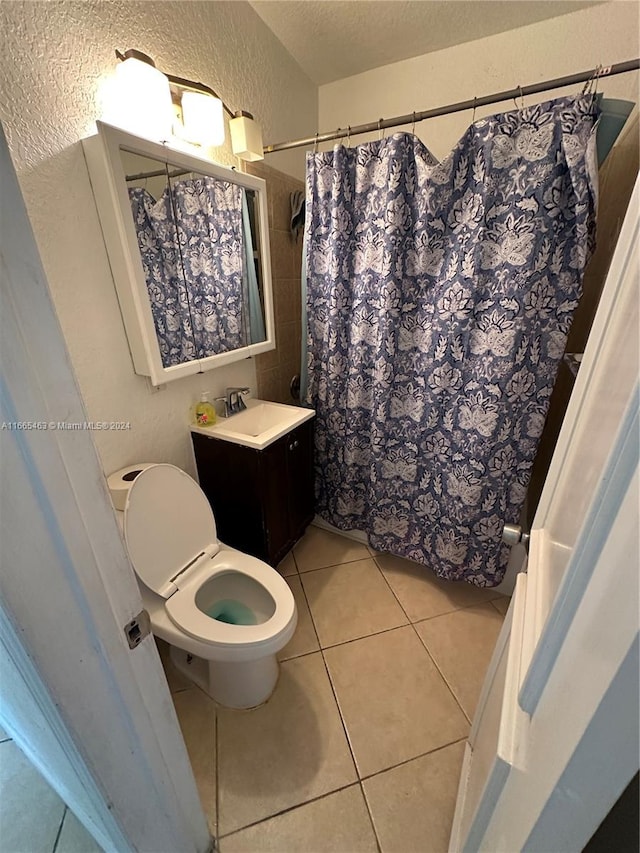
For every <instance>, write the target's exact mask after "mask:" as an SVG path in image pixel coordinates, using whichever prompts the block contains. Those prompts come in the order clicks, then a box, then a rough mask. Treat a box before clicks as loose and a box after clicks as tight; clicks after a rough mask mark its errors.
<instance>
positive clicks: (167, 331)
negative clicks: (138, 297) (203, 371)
mask: <svg viewBox="0 0 640 853" xmlns="http://www.w3.org/2000/svg"><path fill="white" fill-rule="evenodd" d="M129 201H130V203H131V211H132V213H133V222H134V225H135V228H136V233H137V236H138V247H139V249H140V257H141V259H142V268H143V271H144V276H145V280H146V283H147V292H148V294H149V300H150V302H151V312H152V314H153V322H154V325H155V329H156V337H157V339H158V345H159V347H160V356H161V358H162V365H163V367H171V366H172V365H174V364H183V363H184V362H186V361H192V360H193V359H194V358H196V357H197V356H196V345H195V341H194V337H193V327H192V324H191V314H190V313H189V299H188V295H187V288H186V284H185V280H184V276H183V274H182V264H181V260H180V256H179V252H178V239H177V231H176V226H175V221H174V218H173V211H172V209H171V205H170V201H169V196H168V194H167V193H164V194H163V196H162V198H161V199H160V200H159V201H156V200H155V199H154V198H153V196H152V195H151V194H150V193H148V192H147V191H146V190H145V189H142V188H140V187H133V188H132V189H130V190H129Z"/></svg>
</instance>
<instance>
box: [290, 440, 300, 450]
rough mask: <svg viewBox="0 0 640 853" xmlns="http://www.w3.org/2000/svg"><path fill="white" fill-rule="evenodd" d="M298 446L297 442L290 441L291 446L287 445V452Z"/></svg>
mask: <svg viewBox="0 0 640 853" xmlns="http://www.w3.org/2000/svg"><path fill="white" fill-rule="evenodd" d="M298 444H299V442H297V441H292V442H291V444H290V445H289V450H295V449H296V447H297V446H298Z"/></svg>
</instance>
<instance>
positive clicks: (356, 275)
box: [305, 96, 597, 586]
mask: <svg viewBox="0 0 640 853" xmlns="http://www.w3.org/2000/svg"><path fill="white" fill-rule="evenodd" d="M595 119H596V108H595V106H594V103H593V99H592V97H591V96H580V97H571V98H561V99H557V100H555V101H550V102H547V103H544V104H540V105H537V106H534V107H529V108H525V109H522V110H514V111H511V112H506V113H501V114H499V115H495V116H493V117H491V118H487V119H483V120H481V121H478V122H475V123H474V124H473V125H472V126H471V127H470V128H469V129H468V131H467V132H466V134H465V135H464V136H463V137H462V139H461V140H460V141H459V142H458V144H457V145H456V147H455V149H454V150H453V151H452V152H451V154H450V155H449V156H448V157H446V158H445V159H444V160H443V161H441V162H438V161H436V159H435V158H434V157H433V156H432V155H431V154H430V152H429V151H428V150H427V149H426V148H425V146H424V145H423V144H422V143H421V142H420V140H418V139H417V138H416V137H414V136H412V135H409V134H404V133H400V134H396V135H394V136H392V137H390V138H387V139H383V140H380V141H376V142H370V143H365V144H363V145H359V146H357V147H356V148H345V147H342V146H336V148H334V150H333V151H331V152H325V153H318V154H308V155H307V223H306V233H305V239H306V245H307V254H306V283H307V317H308V321H307V333H308V341H307V343H308V391H307V402H309V403H310V404H311V405H312V406H313V407H314V408H315V409H316V412H317V417H316V483H317V486H316V490H317V509H318V512H319V514H320V515H321V517H323V518H324V519H326V520H327V521H329V522H330V523H332V524H333V525H335V526H337V527H338V528H341V529H349V528H356V529H361V530H365V531H366V532H367V533H368V535H369V541H370V543H371V544H372V546H373V547H374V548H377V549H379V550H382V551H388V552H391V553H393V554H398V555H401V556H404V557H407V558H409V559H412V560H415V561H417V562H420V563H424V564H425V565H427V566H429V567H430V568H432V569H433V570H434V571H435V572H436V573H437V574H439V575H440V576H442V577H445V578H450V579H456V580H457V579H464V580H467V581H470V582H472V583H475V584H477V585H478V586H493V585H496V584H498V583H499V582H500V580H501V579H502V577H503V575H504V571H505V569H506V564H507V561H508V553H509V549H508V547H507V546H505V545H504V544H503V543H502V541H501V534H502V528H503V525H504V524H505V523H517V522H518V520H519V516H520V511H521V508H522V505H523V502H524V498H525V495H526V488H527V484H528V481H529V476H530V472H531V467H532V464H533V461H534V458H535V454H536V448H537V444H538V440H539V438H540V434H541V432H542V428H543V425H544V421H545V417H546V413H547V408H548V405H549V397H550V395H551V392H552V389H553V385H554V381H555V376H556V371H557V367H558V363H559V360H560V358H561V357H562V354H563V351H564V346H565V342H566V338H567V334H568V331H569V327H570V324H571V319H572V314H573V311H574V309H575V307H576V306H577V304H578V299H579V296H580V289H581V283H582V276H583V271H584V267H585V264H586V261H587V259H588V257H589V255H590V252H591V251H592V248H593V243H594V228H595V204H596V199H595V192H596V190H595V187H596V182H597V171H596V170H597V167H596V161H595V133H593V129H594V124H595Z"/></svg>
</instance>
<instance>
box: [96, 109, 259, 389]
mask: <svg viewBox="0 0 640 853" xmlns="http://www.w3.org/2000/svg"><path fill="white" fill-rule="evenodd" d="M97 126H98V134H97V135H96V136H93V137H91V138H89V139H86V140H84V141H83V148H84V152H85V158H86V161H87V166H88V169H89V175H90V178H91V185H92V188H93V193H94V197H95V201H96V206H97V209H98V215H99V217H100V223H101V226H102V231H103V235H104V240H105V245H106V248H107V253H108V255H109V261H110V263H111V268H112V272H113V277H114V282H115V286H116V290H117V294H118V300H119V302H120V308H121V311H122V317H123V321H124V325H125V329H126V333H127V338H128V341H129V347H130V350H131V355H132V358H133V364H134V370H135V372H136V373H138V374H141V375H143V376H148V377H149V379H150V380H151V382H152V384H153V385H161V384H164V383H165V382H168V381H171V380H173V379H179V378H181V377H183V376H189V375H191V374H193V373H201V372H203V371H205V370H211V369H213V368H215V367H220V366H222V365H224V364H229V363H230V362H232V361H238V360H240V359H244V358H248V357H249V356H253V355H257V354H258V353H261V352H265V351H267V350H270V349H274V348H275V334H274V323H273V295H272V284H271V263H270V256H269V239H268V218H267V196H266V184H265V182H264V181H263V180H262V179H260V178H256V177H254V176H253V175H247V174H245V173H241V172H236V171H235V170H233V169H229V168H226V167H224V166H219V165H217V164H214V163H212V162H210V161H209V160H205V159H202V158H200V157H195V156H193V155H192V154H189V153H185V152H183V151H176V150H173V149H171V148H169V147H167V146H165V145H158V144H156V143H152V142H148V141H146V140H144V139H141V138H139V137H136V136H132V135H131V134H128V133H126V132H124V131H122V130H120V129H118V128H115V127H111V126H110V125H106V124H104V123H102V122H98V123H97Z"/></svg>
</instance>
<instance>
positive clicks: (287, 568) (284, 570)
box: [278, 551, 298, 577]
mask: <svg viewBox="0 0 640 853" xmlns="http://www.w3.org/2000/svg"><path fill="white" fill-rule="evenodd" d="M278 571H279V572H280V574H281V575H283V576H284V577H288V576H289V575H297V574H298V567H297V566H296V561H295V560H294V559H293V551H289V553H288V554H287V556H286V557H285V558H284V560H281V561H280V562H279V563H278Z"/></svg>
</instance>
